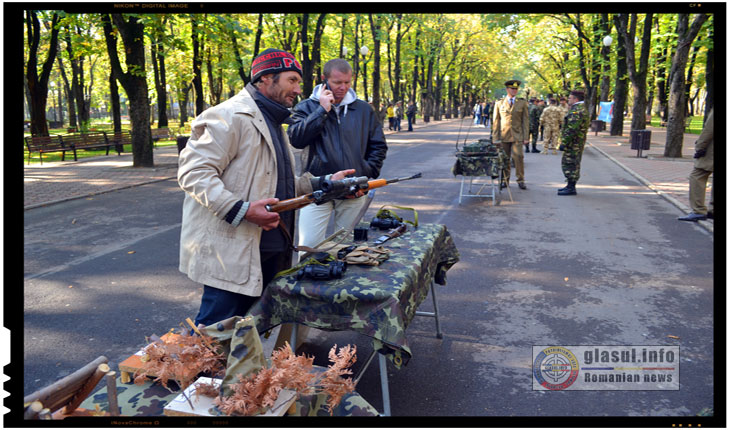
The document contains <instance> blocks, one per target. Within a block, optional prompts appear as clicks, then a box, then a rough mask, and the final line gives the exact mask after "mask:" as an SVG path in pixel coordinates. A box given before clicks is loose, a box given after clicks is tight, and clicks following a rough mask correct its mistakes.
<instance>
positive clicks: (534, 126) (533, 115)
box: [525, 98, 542, 153]
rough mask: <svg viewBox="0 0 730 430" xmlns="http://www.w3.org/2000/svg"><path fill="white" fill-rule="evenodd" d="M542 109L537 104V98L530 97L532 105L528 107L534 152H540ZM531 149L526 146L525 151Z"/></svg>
mask: <svg viewBox="0 0 730 430" xmlns="http://www.w3.org/2000/svg"><path fill="white" fill-rule="evenodd" d="M541 113H542V110H541V109H540V107H539V106H538V105H537V99H534V98H533V99H530V107H529V109H528V115H529V117H530V136H531V138H532V152H533V153H537V152H540V151H538V150H537V138H538V135H539V134H540V114H541ZM529 150H530V148H529V147H527V148H525V152H528V151H529Z"/></svg>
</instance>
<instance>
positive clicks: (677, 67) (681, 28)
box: [664, 13, 708, 158]
mask: <svg viewBox="0 0 730 430" xmlns="http://www.w3.org/2000/svg"><path fill="white" fill-rule="evenodd" d="M707 18H708V15H707V14H704V13H700V14H696V15H695V17H694V19H693V20H692V24H691V25H690V24H689V14H686V13H681V14H679V17H678V20H677V35H678V36H679V39H678V40H677V49H676V50H675V51H674V56H673V57H672V70H671V72H670V73H671V75H672V80H671V83H670V84H671V87H670V93H669V119H668V121H667V141H666V143H665V145H664V156H665V157H673V158H681V157H682V144H683V141H684V119H685V116H684V115H685V103H686V100H685V92H684V89H685V86H684V85H685V83H684V77H685V76H684V69H685V67H686V66H687V58H688V57H689V50H690V48H691V46H692V42H693V41H694V40H695V38H696V37H697V34H698V33H699V32H700V29H701V28H702V24H703V23H704V22H705V21H707Z"/></svg>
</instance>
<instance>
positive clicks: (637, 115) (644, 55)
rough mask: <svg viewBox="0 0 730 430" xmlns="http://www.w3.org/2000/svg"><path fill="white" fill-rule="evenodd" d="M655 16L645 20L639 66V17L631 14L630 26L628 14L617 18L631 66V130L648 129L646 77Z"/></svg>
mask: <svg viewBox="0 0 730 430" xmlns="http://www.w3.org/2000/svg"><path fill="white" fill-rule="evenodd" d="M652 16H653V14H651V13H648V14H646V17H645V18H644V32H643V35H642V37H641V55H640V57H639V64H638V66H637V64H636V55H635V49H636V48H635V46H634V38H635V37H636V26H637V22H638V15H637V14H635V13H632V14H631V23H630V24H629V16H628V14H625V13H624V14H619V15H618V16H617V17H616V24H617V30H618V33H619V37H622V38H623V39H624V45H626V63H627V64H628V66H629V79H631V87H632V90H633V94H634V103H633V108H632V111H631V129H632V130H644V129H646V77H647V73H648V71H649V53H650V52H651V27H652V24H653V21H652V19H653V18H652Z"/></svg>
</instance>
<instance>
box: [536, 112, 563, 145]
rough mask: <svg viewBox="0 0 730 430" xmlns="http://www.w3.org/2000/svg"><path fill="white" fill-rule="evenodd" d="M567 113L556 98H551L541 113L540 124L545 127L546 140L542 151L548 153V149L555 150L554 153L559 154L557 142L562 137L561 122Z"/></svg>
mask: <svg viewBox="0 0 730 430" xmlns="http://www.w3.org/2000/svg"><path fill="white" fill-rule="evenodd" d="M564 117H565V113H564V112H563V110H562V109H560V108H559V107H558V102H557V100H555V99H550V106H548V107H547V108H546V109H545V110H544V111H543V113H542V115H540V124H541V125H542V126H543V127H545V141H544V142H543V146H542V153H543V154H547V153H548V149H552V150H553V154H557V153H558V151H557V149H556V148H557V143H558V138H559V137H560V124H561V123H562V122H563V118H564Z"/></svg>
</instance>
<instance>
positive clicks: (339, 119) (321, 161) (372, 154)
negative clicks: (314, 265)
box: [287, 58, 388, 247]
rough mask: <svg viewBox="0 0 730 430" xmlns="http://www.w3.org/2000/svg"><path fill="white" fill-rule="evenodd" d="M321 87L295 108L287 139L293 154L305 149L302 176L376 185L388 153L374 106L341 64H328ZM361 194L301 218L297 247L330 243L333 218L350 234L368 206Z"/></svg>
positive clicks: (348, 68) (302, 212) (319, 207)
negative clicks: (343, 175)
mask: <svg viewBox="0 0 730 430" xmlns="http://www.w3.org/2000/svg"><path fill="white" fill-rule="evenodd" d="M322 73H323V74H322V84H320V85H317V86H316V87H315V88H314V90H313V91H312V95H311V96H310V97H309V98H308V99H306V100H303V101H301V102H299V103H298V104H297V105H296V107H295V108H294V114H293V116H292V120H293V123H292V124H291V125H290V126H289V129H288V130H287V133H288V134H289V140H290V142H291V144H292V146H294V147H295V148H299V149H304V152H303V155H302V166H303V171H304V172H310V173H312V174H313V175H315V176H319V175H322V177H323V178H325V179H326V178H327V175H331V174H333V173H335V172H338V171H340V170H343V168H342V167H341V166H347V168H348V169H350V168H352V169H355V174H354V176H367V177H369V178H371V179H375V178H377V177H378V176H379V175H380V168H381V167H382V166H383V161H384V160H385V154H386V152H387V151H388V147H387V144H386V142H385V135H384V134H383V128H382V126H381V124H380V121H379V120H378V117H377V115H376V112H375V111H374V110H373V109H372V108H371V107H370V105H369V104H368V103H367V102H365V101H363V100H360V99H358V98H357V94H356V93H355V91H354V90H353V89H352V88H351V85H352V67H351V66H350V64H349V63H348V62H347V61H346V60H343V59H341V58H336V59H333V60H330V61H328V62H327V63H325V65H324V68H323V69H322ZM362 195H363V192H362V191H360V192H358V195H357V196H351V197H350V198H345V199H341V200H333V201H330V202H328V203H325V204H322V205H309V206H305V207H304V208H302V209H301V210H300V213H299V245H300V246H302V245H303V246H309V247H313V246H317V245H318V244H319V243H321V242H322V241H323V240H324V239H325V238H326V231H327V225H328V224H329V220H330V217H331V216H332V214H333V213H334V221H335V230H337V229H339V228H347V227H349V226H350V225H351V224H352V222H353V221H354V219H355V217H356V216H357V214H358V212H359V211H360V209H361V208H362V206H363V204H365V199H362V198H360V197H362Z"/></svg>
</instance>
